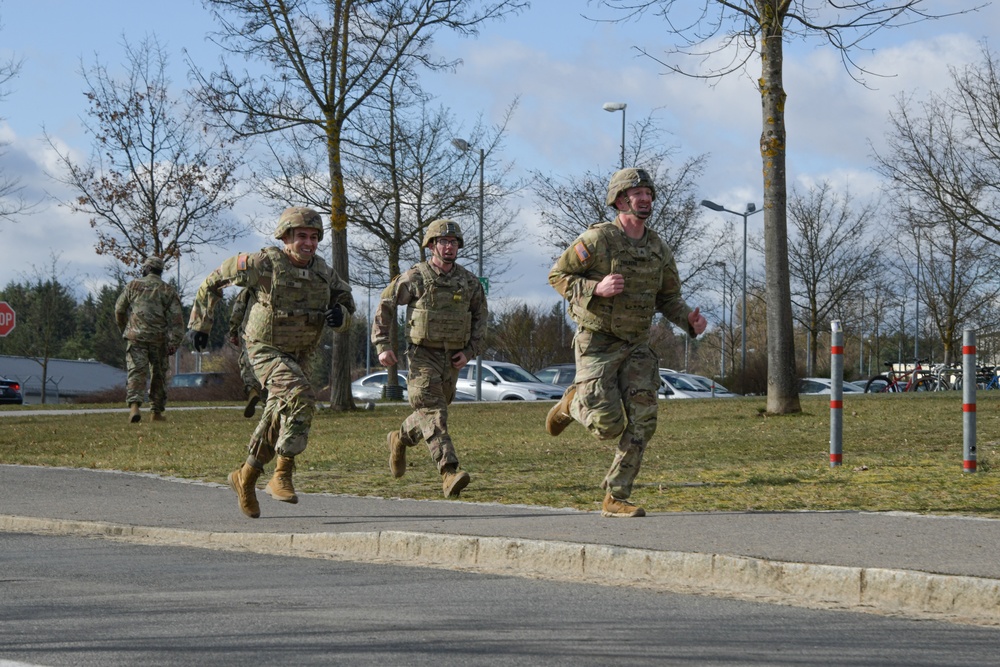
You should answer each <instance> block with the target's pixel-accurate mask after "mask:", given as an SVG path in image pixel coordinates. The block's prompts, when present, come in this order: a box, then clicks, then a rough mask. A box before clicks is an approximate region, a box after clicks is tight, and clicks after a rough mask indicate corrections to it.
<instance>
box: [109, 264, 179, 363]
mask: <svg viewBox="0 0 1000 667" xmlns="http://www.w3.org/2000/svg"><path fill="white" fill-rule="evenodd" d="M115 323H116V324H117V325H118V329H119V330H120V331H121V332H122V338H125V339H127V340H130V341H133V342H137V343H160V342H165V343H166V344H167V347H171V348H175V349H176V348H177V347H178V346H179V345H180V344H181V341H182V340H183V339H184V312H183V310H182V309H181V300H180V298H179V297H178V296H177V290H175V289H174V288H173V286H172V285H169V284H167V283H165V282H163V279H162V278H160V276H158V275H156V274H154V273H150V274H149V275H146V276H143V277H142V278H138V279H137V280H133V281H132V282H130V283H129V284H128V285H126V287H125V289H124V291H122V293H121V294H120V295H119V297H118V301H116V302H115Z"/></svg>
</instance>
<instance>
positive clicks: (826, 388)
mask: <svg viewBox="0 0 1000 667" xmlns="http://www.w3.org/2000/svg"><path fill="white" fill-rule="evenodd" d="M830 384H831V380H830V378H802V379H801V380H799V393H800V394H829V393H830ZM843 392H844V393H845V394H863V393H865V388H864V387H862V386H861V385H859V384H854V383H853V382H844V385H843Z"/></svg>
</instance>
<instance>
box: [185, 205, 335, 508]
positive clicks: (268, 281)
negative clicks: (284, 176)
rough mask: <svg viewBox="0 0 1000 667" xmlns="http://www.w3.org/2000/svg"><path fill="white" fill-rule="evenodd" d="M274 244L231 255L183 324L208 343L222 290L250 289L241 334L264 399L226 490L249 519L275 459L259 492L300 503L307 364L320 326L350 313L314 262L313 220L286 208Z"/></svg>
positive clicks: (318, 228) (308, 418)
mask: <svg viewBox="0 0 1000 667" xmlns="http://www.w3.org/2000/svg"><path fill="white" fill-rule="evenodd" d="M274 238H276V239H281V241H282V243H283V244H284V246H283V248H278V247H274V246H271V247H268V248H264V249H263V250H261V251H259V252H255V253H248V254H240V255H236V256H235V257H231V258H229V259H227V260H226V261H225V262H223V263H222V266H220V267H219V268H218V269H216V270H215V271H213V272H212V273H211V274H209V276H208V278H206V279H205V281H204V282H203V283H202V284H201V287H200V288H199V289H198V295H197V297H196V298H195V303H194V307H193V308H192V310H191V319H190V321H189V323H188V326H189V327H190V329H191V330H190V331H189V332H188V335H189V337H190V339H191V341H192V342H193V343H194V346H195V348H196V349H198V350H200V349H202V348H203V347H205V346H206V345H207V344H208V333H209V332H210V331H211V330H212V313H213V312H214V309H215V305H216V304H217V303H218V301H219V299H221V298H222V290H223V288H225V287H227V286H228V285H237V286H239V287H243V288H246V289H249V290H250V292H251V297H250V298H251V301H252V302H253V305H252V306H251V307H250V314H249V315H248V316H247V322H246V327H245V329H244V332H243V333H244V337H245V341H246V348H247V356H248V357H249V359H250V365H251V366H252V367H253V373H254V375H255V376H256V377H257V379H258V380H259V381H260V383H261V386H262V387H263V388H264V389H266V391H267V396H268V400H267V403H266V404H265V405H264V411H263V413H264V414H263V415H262V416H261V419H260V423H259V424H258V425H257V428H256V429H255V430H254V432H253V435H252V436H251V437H250V444H249V446H248V449H249V455H248V456H247V458H246V461H245V462H244V463H243V465H242V466H240V467H239V468H237V469H236V470H234V471H233V472H232V473H230V474H229V485H230V487H232V489H233V491H235V492H236V496H237V499H238V501H239V506H240V510H241V511H242V512H243V513H244V514H246V515H247V516H249V517H251V518H257V517H259V516H260V505H259V504H258V502H257V493H256V486H255V484H256V482H257V478H258V477H259V476H260V474H261V472H262V471H263V470H264V466H265V465H266V464H267V463H268V462H270V461H271V460H272V459H274V458H275V457H277V461H276V463H275V470H274V475H273V476H272V477H271V480H270V481H269V482H268V483H267V486H266V488H265V491H267V493H268V494H270V496H271V497H272V498H274V499H275V500H280V501H282V502H286V503H297V502H298V496H297V495H296V493H295V488H294V487H293V485H292V471H293V470H294V467H295V457H296V456H298V455H299V454H301V453H302V452H303V451H304V450H305V448H306V443H307V440H308V438H309V428H310V426H311V425H312V417H313V412H314V410H315V405H316V397H315V396H314V395H313V389H312V386H311V384H310V382H309V377H308V375H307V372H306V369H307V367H308V362H309V357H310V356H311V355H312V353H313V352H314V351H315V350H316V346H317V345H318V344H319V341H320V338H321V337H322V335H323V327H324V326H325V325H329V326H330V327H332V328H333V329H334V330H335V331H345V330H347V329H348V328H349V327H350V321H351V318H350V315H351V314H352V313H353V312H354V299H353V298H352V297H351V287H350V285H348V284H347V283H346V282H344V281H343V280H341V279H340V277H339V276H338V275H337V273H336V272H335V271H334V270H333V269H331V268H330V267H329V266H327V264H326V262H324V261H323V259H322V258H321V257H318V256H316V248H317V247H318V245H319V242H320V241H321V240H322V239H323V221H322V219H321V218H320V216H319V213H317V212H316V211H313V210H312V209H308V208H300V207H295V208H289V209H285V211H284V212H283V213H282V214H281V217H280V218H279V220H278V226H277V228H276V229H275V232H274Z"/></svg>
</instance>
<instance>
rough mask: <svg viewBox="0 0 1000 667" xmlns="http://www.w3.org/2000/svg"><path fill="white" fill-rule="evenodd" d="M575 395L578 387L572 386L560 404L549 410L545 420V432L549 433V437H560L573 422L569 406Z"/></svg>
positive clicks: (560, 400)
mask: <svg viewBox="0 0 1000 667" xmlns="http://www.w3.org/2000/svg"><path fill="white" fill-rule="evenodd" d="M575 395H576V385H575V384H574V385H570V386H569V387H568V388H567V389H566V393H564V394H563V397H562V398H561V399H559V402H558V403H556V404H555V405H553V406H552V409H551V410H549V414H548V416H547V417H546V418H545V430H546V431H548V432H549V435H559V434H560V433H562V432H563V431H564V430H565V429H566V427H567V426H569V425H570V424H571V423H572V422H573V417H572V415H570V414H569V404H570V403H571V402H572V401H573V396H575Z"/></svg>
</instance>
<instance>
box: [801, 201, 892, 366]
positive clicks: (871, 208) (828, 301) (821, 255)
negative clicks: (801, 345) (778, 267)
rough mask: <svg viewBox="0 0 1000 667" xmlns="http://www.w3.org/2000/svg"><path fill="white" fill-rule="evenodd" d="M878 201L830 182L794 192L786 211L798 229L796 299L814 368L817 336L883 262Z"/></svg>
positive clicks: (817, 345) (807, 361)
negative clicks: (874, 228) (875, 230)
mask: <svg viewBox="0 0 1000 667" xmlns="http://www.w3.org/2000/svg"><path fill="white" fill-rule="evenodd" d="M875 215H876V208H875V205H874V203H871V202H869V203H864V204H857V205H856V204H855V202H854V199H853V198H852V197H851V194H850V192H845V193H844V194H843V195H841V194H838V193H837V192H834V191H833V188H832V186H831V185H830V183H829V182H823V183H821V184H820V185H818V186H816V187H814V188H810V190H809V192H807V193H805V194H801V193H798V192H796V191H794V190H793V191H792V197H791V200H790V201H789V203H788V216H789V218H790V220H791V222H792V226H793V227H794V229H795V234H794V235H793V236H792V238H791V239H790V240H789V243H788V263H789V270H790V272H791V294H792V304H793V305H794V306H795V309H796V310H797V319H798V320H799V322H800V323H801V324H802V326H803V327H805V329H806V330H807V331H809V333H810V337H809V349H808V350H807V351H806V353H807V355H808V359H807V360H806V365H807V366H808V367H809V368H816V354H817V350H818V347H819V343H818V338H819V334H820V332H821V329H823V328H825V324H826V322H827V319H828V318H829V317H830V315H831V313H835V312H837V310H838V309H839V308H840V306H841V305H842V304H843V303H844V302H845V301H846V300H847V299H848V298H849V297H850V296H851V295H852V294H858V293H860V292H862V291H864V290H865V289H866V286H867V284H868V281H869V279H870V278H871V277H872V276H873V275H874V274H876V273H877V269H878V266H879V262H878V258H879V250H878V246H877V245H875V244H873V243H871V239H870V237H869V234H868V231H869V227H870V225H871V223H872V222H874V218H875Z"/></svg>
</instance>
